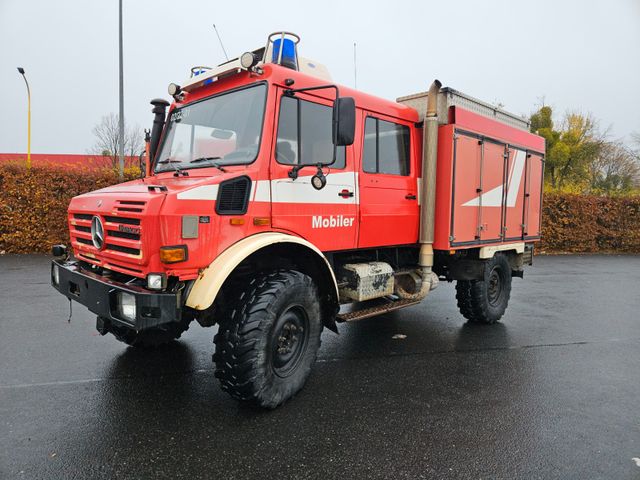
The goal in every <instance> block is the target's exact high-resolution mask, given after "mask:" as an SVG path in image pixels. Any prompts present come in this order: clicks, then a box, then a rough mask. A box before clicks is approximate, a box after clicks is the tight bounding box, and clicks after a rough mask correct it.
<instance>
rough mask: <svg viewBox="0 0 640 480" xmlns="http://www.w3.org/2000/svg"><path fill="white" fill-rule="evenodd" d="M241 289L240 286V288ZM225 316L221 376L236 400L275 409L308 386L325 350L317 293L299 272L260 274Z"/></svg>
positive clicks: (236, 294) (218, 339) (218, 357)
mask: <svg viewBox="0 0 640 480" xmlns="http://www.w3.org/2000/svg"><path fill="white" fill-rule="evenodd" d="M236 285H237V284H236ZM225 294H226V295H227V298H229V297H231V296H232V297H233V298H235V299H236V300H235V301H233V302H231V305H228V306H227V307H226V308H225V309H224V310H223V311H222V312H221V313H222V319H221V321H220V327H219V330H218V333H217V334H216V336H215V338H214V343H215V346H216V351H215V354H214V356H213V360H214V362H215V364H216V373H215V375H216V377H217V378H218V379H219V380H220V385H221V387H222V390H224V391H225V392H227V393H229V394H230V395H231V396H232V397H234V398H236V399H238V400H241V401H244V402H249V403H253V404H256V405H259V406H261V407H265V408H275V407H277V406H279V405H281V404H282V403H284V402H285V401H286V400H288V399H289V398H291V397H293V396H294V395H295V394H296V393H297V392H298V391H299V390H300V389H301V388H302V387H303V386H304V384H305V382H306V380H307V378H308V377H309V374H310V372H311V366H312V365H313V363H314V362H315V360H316V355H317V353H318V348H319V347H320V334H321V333H322V321H321V318H320V304H319V301H318V290H317V288H316V286H315V284H314V283H313V280H311V278H310V277H308V276H307V275H304V274H302V273H300V272H297V271H294V270H287V271H278V272H273V273H269V274H263V275H259V276H256V277H255V278H253V279H252V280H250V281H249V282H248V284H246V283H245V284H244V288H242V289H241V290H240V291H237V290H236V291H227V292H225Z"/></svg>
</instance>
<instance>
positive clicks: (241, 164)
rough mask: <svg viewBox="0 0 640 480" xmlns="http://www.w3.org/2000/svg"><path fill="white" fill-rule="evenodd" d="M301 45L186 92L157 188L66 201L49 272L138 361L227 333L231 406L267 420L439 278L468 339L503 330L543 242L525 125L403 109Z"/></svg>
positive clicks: (176, 95) (408, 103) (160, 108)
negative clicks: (332, 339) (324, 340)
mask: <svg viewBox="0 0 640 480" xmlns="http://www.w3.org/2000/svg"><path fill="white" fill-rule="evenodd" d="M298 42H299V37H297V36H296V35H294V34H291V33H287V32H278V33H276V34H272V35H270V36H269V38H268V41H267V44H266V46H265V47H263V48H260V49H257V50H254V51H250V52H246V53H245V54H243V55H242V56H241V57H239V58H237V59H234V60H231V61H229V62H226V63H224V64H222V65H220V66H218V67H215V68H212V69H208V68H205V67H195V68H194V69H193V70H192V76H191V77H190V78H189V79H188V80H187V82H185V83H184V84H183V85H182V86H179V85H177V84H171V85H170V87H169V92H170V94H171V95H172V97H173V99H174V102H173V103H172V104H171V105H170V108H169V109H168V112H167V111H166V107H167V106H168V103H167V102H165V101H163V100H154V101H153V102H152V103H153V105H154V109H153V112H154V114H155V118H154V129H153V132H152V135H151V138H150V141H149V144H148V155H147V160H146V172H145V175H144V177H143V178H140V179H137V180H133V181H130V182H126V183H123V184H120V185H116V186H111V187H107V188H104V189H101V190H97V191H94V192H89V193H87V194H84V195H80V196H78V197H75V198H74V199H73V200H72V201H71V204H70V205H69V212H68V219H69V229H70V240H71V251H68V250H67V249H66V247H63V246H58V247H55V248H54V250H55V251H54V254H56V255H57V257H58V258H57V259H55V260H54V261H53V263H52V273H51V275H52V276H51V278H52V284H53V286H54V287H55V288H56V289H58V290H59V291H60V293H62V294H63V295H65V296H66V297H68V298H69V299H71V300H74V301H77V302H79V303H81V304H83V305H85V306H87V308H89V310H91V311H92V312H94V313H96V315H97V329H98V331H99V332H100V333H102V334H106V333H112V334H113V335H114V336H115V337H116V338H117V339H119V340H121V341H123V342H125V343H127V344H128V345H131V346H135V347H155V346H158V345H161V344H163V343H166V342H168V341H172V340H175V339H176V338H178V337H179V336H180V335H181V334H182V332H184V331H185V330H186V329H187V328H188V327H189V325H190V323H191V322H192V321H194V320H195V321H197V322H198V323H200V325H202V326H213V325H216V324H217V325H218V333H217V335H216V337H215V344H216V353H215V355H214V361H215V363H216V367H217V369H216V376H218V377H219V379H220V382H221V386H222V388H223V389H224V390H226V391H228V392H229V393H230V394H231V395H233V396H234V397H236V398H238V399H240V400H243V401H250V402H254V403H257V404H259V405H262V406H265V407H269V408H273V407H275V406H278V405H280V404H281V403H283V402H284V401H286V400H287V399H288V398H290V397H291V396H293V395H294V394H295V392H297V391H298V390H299V389H300V388H301V387H302V385H303V384H304V381H305V380H306V378H307V376H308V374H309V371H310V368H311V365H312V363H313V361H314V359H315V355H316V352H317V349H318V347H319V343H320V333H321V331H322V329H323V328H325V327H326V328H329V329H331V330H334V331H337V325H336V323H339V322H343V321H354V320H358V319H361V318H367V317H370V316H374V315H378V314H381V313H384V312H387V311H390V310H394V309H398V308H404V307H407V306H410V305H416V304H418V303H419V302H421V301H422V300H423V299H424V298H425V297H426V296H427V295H428V293H429V292H430V291H431V290H433V289H434V288H436V286H437V285H438V281H439V280H446V281H457V298H458V304H459V306H460V310H461V312H462V314H463V315H464V316H465V317H466V318H467V319H468V320H469V321H474V322H477V323H488V324H490V323H494V322H496V321H497V320H499V318H500V317H501V316H502V314H503V313H504V309H506V305H507V302H508V296H509V291H510V288H511V278H512V277H513V276H522V271H523V267H524V265H525V264H526V263H530V262H531V256H532V250H533V242H535V241H536V240H537V239H539V237H540V232H539V228H540V222H539V218H540V202H541V188H540V185H541V181H542V177H541V175H542V164H543V163H542V160H543V155H544V142H543V141H542V142H541V140H540V137H537V136H535V135H532V134H530V133H528V132H525V131H524V130H523V128H521V127H522V125H521V124H520V125H518V124H517V122H518V119H515V120H514V119H513V118H511V121H512V123H513V122H515V124H516V126H515V127H514V125H513V124H512V125H509V124H508V122H506V123H505V122H504V121H502V122H501V121H500V120H499V119H496V118H487V115H484V116H483V115H482V112H480V113H474V112H473V111H468V110H465V109H464V108H463V107H461V106H460V104H455V105H454V104H453V100H452V99H454V97H455V98H457V99H458V100H457V101H459V98H460V97H461V95H460V94H458V92H455V91H449V90H447V89H444V90H442V91H441V90H440V85H439V82H437V83H436V82H434V84H432V89H431V90H430V93H429V96H430V99H429V100H428V101H427V95H425V94H421V95H417V96H411V97H406V98H404V99H400V101H399V102H393V101H389V100H384V99H380V98H377V97H374V96H372V95H368V94H365V93H362V92H359V91H356V90H353V89H350V88H348V87H344V86H339V85H336V84H334V83H333V82H331V80H330V78H329V77H328V75H327V72H326V69H324V67H322V66H321V65H319V64H317V62H313V61H311V60H307V59H304V58H302V57H300V56H299V55H298V52H297V45H298ZM452 92H454V93H452ZM456 95H457V97H456ZM469 98H470V97H469ZM427 103H428V104H429V105H430V106H429V107H427ZM480 103H481V102H480ZM480 103H478V102H476V107H477V106H478V105H480ZM440 104H442V105H440ZM485 105H486V104H485ZM425 108H426V111H425ZM438 108H440V109H441V110H443V111H444V113H442V112H438ZM494 110H495V109H494ZM485 113H486V112H485ZM494 113H495V112H494ZM504 115H510V114H506V113H504ZM494 116H495V115H494ZM518 127H520V128H518ZM429 146H430V147H431V148H427V147H429ZM71 253H72V254H73V255H72V256H71V255H70V254H71ZM345 305H346V307H345Z"/></svg>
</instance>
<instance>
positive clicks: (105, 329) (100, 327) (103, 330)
mask: <svg viewBox="0 0 640 480" xmlns="http://www.w3.org/2000/svg"><path fill="white" fill-rule="evenodd" d="M109 326H110V325H109V320H107V319H106V318H102V317H98V318H96V330H97V331H98V333H99V334H100V335H106V334H107V333H109Z"/></svg>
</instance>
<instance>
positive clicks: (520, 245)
mask: <svg viewBox="0 0 640 480" xmlns="http://www.w3.org/2000/svg"><path fill="white" fill-rule="evenodd" d="M509 250H515V252H516V253H524V242H517V243H505V244H503V245H494V246H489V247H481V248H480V253H479V254H478V257H479V258H482V259H487V258H493V256H494V255H495V254H496V252H505V251H509Z"/></svg>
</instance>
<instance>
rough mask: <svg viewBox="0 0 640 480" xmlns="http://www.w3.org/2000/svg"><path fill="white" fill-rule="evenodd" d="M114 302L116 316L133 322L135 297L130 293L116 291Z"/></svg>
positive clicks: (134, 317)
mask: <svg viewBox="0 0 640 480" xmlns="http://www.w3.org/2000/svg"><path fill="white" fill-rule="evenodd" d="M116 302H117V304H116V308H117V313H118V316H119V317H120V318H122V319H123V320H129V321H130V322H134V321H135V319H136V297H135V296H134V295H132V294H131V293H127V292H118V293H117V295H116Z"/></svg>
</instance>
